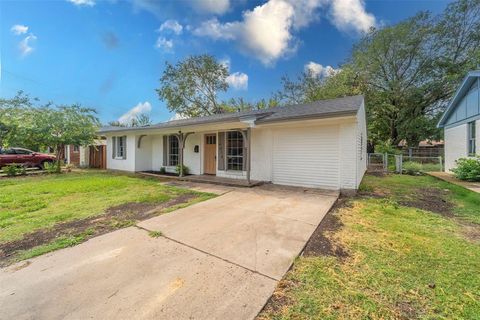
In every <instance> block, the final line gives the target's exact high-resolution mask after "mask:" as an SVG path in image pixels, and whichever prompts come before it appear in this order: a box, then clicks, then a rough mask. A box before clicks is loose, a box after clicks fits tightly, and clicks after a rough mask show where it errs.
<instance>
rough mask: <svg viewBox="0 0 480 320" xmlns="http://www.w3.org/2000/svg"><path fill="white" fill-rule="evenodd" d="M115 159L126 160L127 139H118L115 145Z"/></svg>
mask: <svg viewBox="0 0 480 320" xmlns="http://www.w3.org/2000/svg"><path fill="white" fill-rule="evenodd" d="M115 150H116V154H115V158H117V159H125V158H126V151H127V137H126V136H122V137H116V145H115Z"/></svg>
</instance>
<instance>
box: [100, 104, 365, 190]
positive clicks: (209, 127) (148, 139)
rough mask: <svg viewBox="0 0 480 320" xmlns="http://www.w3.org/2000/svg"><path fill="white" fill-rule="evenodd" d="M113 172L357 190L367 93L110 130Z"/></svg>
mask: <svg viewBox="0 0 480 320" xmlns="http://www.w3.org/2000/svg"><path fill="white" fill-rule="evenodd" d="M100 134H101V135H103V136H106V137H107V168H108V169H114V170H125V171H150V170H153V171H159V170H160V168H161V167H164V168H165V169H166V171H167V172H174V171H175V167H176V166H177V165H179V164H180V163H184V165H186V166H187V167H188V168H189V172H190V174H194V175H216V176H217V177H223V178H234V179H246V180H248V181H250V179H251V180H256V181H265V182H272V183H275V184H281V185H291V186H303V187H315V188H325V189H335V190H339V189H344V190H349V189H350V190H352V189H357V188H358V186H359V184H360V181H361V180H362V177H363V174H364V172H365V170H366V141H367V132H366V120H365V107H364V99H363V96H353V97H345V98H339V99H333V100H322V101H316V102H313V103H309V104H301V105H293V106H286V107H275V108H270V109H265V110H255V111H243V112H237V113H226V114H216V115H212V116H207V117H199V118H190V119H184V120H173V121H168V122H164V123H159V124H156V125H151V126H147V127H133V128H122V127H106V128H102V129H101V131H100Z"/></svg>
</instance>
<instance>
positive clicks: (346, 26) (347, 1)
mask: <svg viewBox="0 0 480 320" xmlns="http://www.w3.org/2000/svg"><path fill="white" fill-rule="evenodd" d="M331 14H332V20H333V21H332V22H333V24H334V25H335V26H336V27H337V28H338V29H340V30H343V31H349V30H355V31H357V32H367V31H368V30H369V29H370V27H373V26H375V24H376V20H375V16H373V15H372V14H370V13H368V12H366V10H365V3H364V1H363V0H333V2H332V7H331Z"/></svg>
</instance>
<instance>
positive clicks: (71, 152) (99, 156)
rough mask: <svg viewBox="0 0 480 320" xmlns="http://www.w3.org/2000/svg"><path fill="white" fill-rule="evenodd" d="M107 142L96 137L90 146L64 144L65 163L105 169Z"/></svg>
mask: <svg viewBox="0 0 480 320" xmlns="http://www.w3.org/2000/svg"><path fill="white" fill-rule="evenodd" d="M106 155H107V142H106V140H105V139H97V140H95V143H94V144H93V145H90V146H85V147H84V146H75V145H67V146H65V156H64V159H65V163H67V164H72V165H74V166H76V167H83V168H87V167H88V168H98V169H106V167H107V161H106V160H107V159H106Z"/></svg>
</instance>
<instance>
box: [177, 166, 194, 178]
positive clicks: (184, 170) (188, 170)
mask: <svg viewBox="0 0 480 320" xmlns="http://www.w3.org/2000/svg"><path fill="white" fill-rule="evenodd" d="M180 168H181V165H177V166H176V167H175V172H176V173H177V174H178V175H180ZM189 173H190V169H189V168H188V167H187V166H185V165H184V166H183V175H185V176H186V175H187V174H189Z"/></svg>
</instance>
